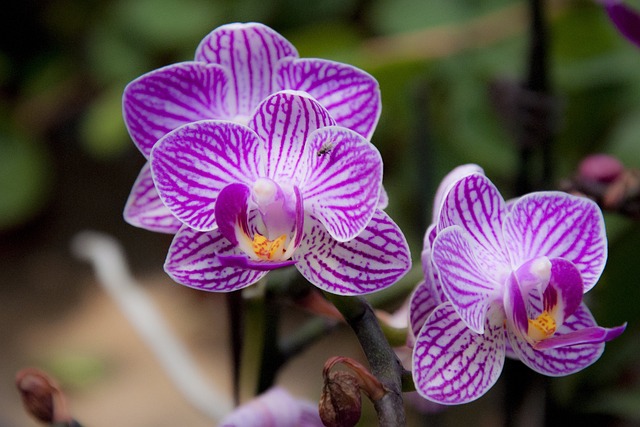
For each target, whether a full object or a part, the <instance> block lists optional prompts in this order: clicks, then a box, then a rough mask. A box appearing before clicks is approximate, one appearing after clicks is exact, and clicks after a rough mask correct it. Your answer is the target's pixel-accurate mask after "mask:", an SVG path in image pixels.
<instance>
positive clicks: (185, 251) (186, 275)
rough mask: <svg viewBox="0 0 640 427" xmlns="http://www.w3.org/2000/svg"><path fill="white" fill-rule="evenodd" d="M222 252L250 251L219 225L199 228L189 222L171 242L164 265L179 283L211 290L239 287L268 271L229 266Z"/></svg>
mask: <svg viewBox="0 0 640 427" xmlns="http://www.w3.org/2000/svg"><path fill="white" fill-rule="evenodd" d="M220 256H243V257H245V258H246V254H245V253H244V252H242V251H241V250H240V249H239V248H238V247H237V246H235V245H233V244H232V243H231V242H229V240H227V239H226V238H225V237H224V236H223V235H222V234H221V233H220V232H219V231H218V230H217V229H216V230H213V231H210V232H199V231H196V230H193V229H191V228H189V227H186V226H185V227H183V228H181V229H180V231H179V232H178V233H177V234H176V236H175V237H174V239H173V242H172V243H171V247H170V248H169V254H168V256H167V261H166V263H165V266H164V269H165V271H166V272H167V274H169V276H171V278H172V279H173V280H175V281H176V282H178V283H181V284H183V285H186V286H189V287H191V288H195V289H200V290H203V291H211V292H231V291H236V290H238V289H242V288H244V287H246V286H249V285H251V284H253V283H255V282H257V281H258V280H260V279H261V278H262V277H263V276H264V275H265V274H267V271H259V270H252V269H247V268H242V267H229V266H227V265H226V264H224V263H223V262H221V259H220V258H219V257H220Z"/></svg>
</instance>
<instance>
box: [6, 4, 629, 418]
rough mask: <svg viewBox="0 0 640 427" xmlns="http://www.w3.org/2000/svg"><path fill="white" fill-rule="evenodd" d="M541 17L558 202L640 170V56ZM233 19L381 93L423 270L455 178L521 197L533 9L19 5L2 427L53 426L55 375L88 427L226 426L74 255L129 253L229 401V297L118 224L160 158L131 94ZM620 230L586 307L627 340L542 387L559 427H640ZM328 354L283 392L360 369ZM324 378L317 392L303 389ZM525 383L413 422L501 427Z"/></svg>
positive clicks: (11, 97)
mask: <svg viewBox="0 0 640 427" xmlns="http://www.w3.org/2000/svg"><path fill="white" fill-rule="evenodd" d="M630 4H633V5H634V6H636V7H640V1H635V0H634V1H631V2H630ZM545 5H546V11H545V12H546V16H547V19H548V23H549V34H548V36H549V64H548V65H549V69H548V72H549V77H550V89H551V91H552V93H553V95H554V96H555V97H556V98H555V99H556V100H555V101H554V103H555V104H554V105H555V106H556V107H557V109H558V110H557V111H558V112H559V116H558V117H559V120H558V122H557V123H556V126H557V127H556V129H557V134H556V137H555V139H554V145H553V148H552V150H553V151H552V155H553V157H552V158H553V177H552V180H551V184H550V187H551V188H558V187H559V185H560V182H561V180H562V179H564V178H568V177H571V176H572V175H573V173H574V171H575V169H576V167H577V164H578V162H579V161H580V159H581V158H583V157H584V156H586V155H587V154H590V153H595V152H605V153H609V154H612V155H615V156H617V157H618V158H619V159H621V161H622V162H623V163H624V165H625V166H626V167H629V168H640V50H638V49H637V48H634V46H632V45H631V44H630V43H629V42H627V41H626V40H624V39H622V38H621V37H620V36H619V35H618V34H617V32H616V31H615V29H614V28H613V26H612V25H611V23H610V22H609V21H608V19H607V17H606V15H605V13H604V12H603V10H602V8H601V7H600V6H599V5H598V4H596V3H595V2H592V1H587V0H573V1H569V0H566V1H562V0H557V1H547V2H545ZM234 21H241V22H247V21H259V22H262V23H265V24H267V25H269V26H271V27H272V28H274V29H275V30H276V31H278V32H280V33H281V34H283V35H284V36H285V37H286V38H288V39H289V40H290V41H291V42H292V43H293V44H294V45H295V46H296V47H297V49H298V52H299V54H300V56H301V57H322V58H328V59H333V60H337V61H341V62H347V63H350V64H353V65H355V66H357V67H360V68H362V69H364V70H366V71H368V72H369V73H371V74H372V75H373V76H374V77H376V78H377V79H378V81H379V83H380V87H381V90H382V100H383V113H382V117H381V119H380V122H379V124H378V127H377V130H376V133H375V135H374V137H373V140H372V141H373V143H374V144H375V145H376V146H377V147H378V148H379V149H380V151H381V153H382V156H383V159H384V160H385V179H384V182H385V186H386V188H387V190H388V193H389V195H390V206H389V209H388V211H389V213H390V214H391V216H392V217H393V218H394V219H396V221H397V222H398V223H399V224H400V225H401V228H402V229H403V230H404V232H405V235H406V236H407V238H408V240H409V242H410V245H411V247H412V252H413V254H414V261H415V262H419V254H420V249H421V244H422V237H423V234H424V230H425V229H426V226H427V225H428V221H429V218H430V208H431V200H432V198H433V194H434V190H435V188H436V186H437V184H438V182H439V180H440V179H441V178H442V177H443V176H444V175H445V174H446V173H447V172H448V171H449V170H450V169H451V168H453V167H454V166H456V165H458V164H461V163H467V162H473V163H477V164H479V165H481V166H482V167H483V168H484V169H485V172H486V174H487V175H488V176H489V177H490V178H491V179H492V180H493V181H494V182H495V183H496V184H497V185H498V187H499V188H501V190H502V191H503V194H505V196H506V197H511V196H515V195H516V193H515V191H516V190H515V183H514V182H515V177H516V175H517V168H518V151H517V145H516V143H515V141H514V138H513V133H512V132H510V129H509V128H510V126H509V123H507V122H505V120H504V117H501V116H500V114H499V113H498V112H497V110H496V109H495V108H494V103H492V99H494V98H495V94H496V88H497V87H501V86H500V84H499V82H505V81H519V80H522V79H524V78H525V76H526V74H527V56H528V33H527V31H528V20H527V2H524V1H517V0H482V1H477V0H319V1H314V2H309V1H304V2H303V1H298V0H271V1H266V0H109V1H107V0H48V1H39V0H23V1H20V2H10V4H9V5H4V6H3V12H2V14H1V15H0V34H1V37H0V427H14V426H36V425H38V424H36V423H35V422H34V421H33V420H32V419H31V418H29V416H28V415H26V414H25V413H24V411H23V410H22V406H21V403H20V400H19V396H18V394H17V392H16V391H15V388H14V383H13V382H14V375H15V373H16V371H17V370H18V369H20V368H22V367H25V366H39V367H42V368H44V369H46V370H48V371H49V372H50V373H51V374H53V375H54V376H55V377H56V378H57V379H58V380H59V381H60V383H61V384H62V386H63V388H64V389H65V390H66V391H67V393H68V396H69V399H70V404H71V407H72V411H73V413H74V414H75V415H76V417H77V418H78V419H79V420H80V421H82V422H83V423H84V424H85V425H91V426H97V427H100V426H108V425H119V426H123V427H127V426H131V427H145V426H149V427H151V426H154V427H159V426H160V427H162V426H176V425H188V426H196V427H197V426H204V425H212V423H211V421H210V420H208V419H207V418H206V417H205V416H204V415H202V414H200V413H198V412H197V411H195V410H194V409H193V408H191V407H190V406H188V405H187V404H186V403H185V402H184V401H183V399H182V398H181V396H180V394H179V393H178V392H177V391H176V390H175V389H174V387H173V386H172V384H171V383H170V382H169V381H168V380H167V379H166V376H165V375H164V373H163V371H162V370H161V368H160V367H159V365H157V363H156V362H155V360H154V359H153V356H152V354H151V353H150V352H149V351H148V349H147V348H146V347H145V346H144V344H143V343H142V342H141V341H140V339H139V337H138V336H137V335H136V333H135V331H134V330H133V329H132V328H131V326H130V325H129V324H128V322H127V321H126V319H125V318H124V317H123V316H122V314H121V313H120V312H119V311H118V309H117V307H116V306H115V305H114V303H113V301H111V300H110V299H109V297H108V296H107V295H106V294H105V293H104V291H103V290H102V288H101V287H100V285H99V283H98V282H97V280H96V279H95V276H94V273H93V271H92V270H91V268H90V267H89V265H88V264H86V263H85V262H83V261H80V260H78V259H76V258H75V257H74V256H73V255H72V253H71V250H70V246H71V241H72V239H73V237H74V236H75V235H76V234H77V233H78V232H80V231H82V230H87V229H90V230H97V231H100V232H104V233H107V234H109V235H112V236H114V237H115V238H116V239H117V240H118V241H119V242H121V244H122V247H123V248H124V250H125V252H126V254H127V259H128V261H129V262H130V264H131V268H132V271H133V273H134V275H135V276H136V278H138V279H139V280H140V281H141V282H142V283H143V286H144V287H145V289H146V290H147V291H148V292H149V293H150V295H151V296H152V297H153V298H154V300H155V301H156V302H157V304H158V305H159V307H160V308H161V310H162V312H163V313H164V315H165V316H166V319H167V322H168V323H169V324H170V325H171V327H172V328H173V329H174V330H175V331H176V333H177V334H178V335H179V336H180V337H181V339H183V340H184V342H185V343H186V344H187V345H188V346H189V348H190V349H191V351H192V352H193V354H194V357H196V359H197V360H198V361H199V363H200V366H201V367H202V369H203V370H204V372H205V373H206V374H207V375H210V377H211V378H210V379H211V380H212V381H214V382H215V383H216V384H217V386H218V387H219V389H220V390H221V392H223V393H227V394H230V374H229V372H230V364H229V363H230V362H229V355H228V351H227V348H228V334H227V331H226V329H225V322H226V316H225V313H224V298H223V297H222V296H221V295H209V294H204V293H200V292H196V291H193V290H190V289H187V288H186V287H182V286H178V285H175V284H173V283H172V282H171V281H170V279H168V278H167V277H166V276H165V275H164V273H163V272H162V264H163V262H164V258H165V254H166V251H167V248H168V245H169V243H170V240H171V237H170V236H166V235H160V234H154V233H151V232H148V231H144V230H139V229H136V228H134V227H132V226H130V225H128V224H126V223H125V222H124V221H123V219H122V209H123V207H124V204H125V201H126V199H127V196H128V194H129V191H130V189H131V185H132V184H133V181H134V180H135V177H136V176H137V174H138V172H139V170H140V168H141V166H142V165H143V163H144V159H143V157H142V155H141V154H140V153H139V152H138V151H137V149H136V148H135V147H134V145H133V143H132V142H131V140H130V138H129V137H128V134H127V131H126V129H125V127H124V124H123V122H122V115H121V96H122V91H123V88H124V86H125V85H126V84H127V83H128V82H129V81H131V80H132V79H134V78H136V77H138V76H139V75H141V74H143V73H145V72H147V71H150V70H152V69H154V68H158V67H160V66H163V65H167V64H170V63H173V62H178V61H183V60H189V59H191V58H192V57H193V54H194V51H195V48H196V46H197V45H198V43H199V41H200V39H201V38H202V37H204V36H205V35H206V34H207V33H209V32H210V31H211V30H213V29H214V28H215V27H217V26H219V25H222V24H225V23H229V22H234ZM492 88H493V89H492ZM606 222H607V228H608V234H609V241H610V248H609V261H608V264H607V267H606V270H605V273H604V275H603V277H602V280H601V283H600V284H599V285H598V286H596V288H595V289H594V290H593V291H592V292H590V293H589V294H588V303H589V305H590V307H591V309H592V311H593V313H594V315H595V317H596V319H597V320H598V323H599V324H601V325H605V326H614V325H618V324H621V323H623V322H625V321H627V322H629V326H628V328H627V331H626V332H625V334H624V335H623V336H622V337H621V338H619V339H617V340H616V341H614V342H611V343H609V344H607V350H606V352H605V354H604V355H603V357H602V358H601V359H600V361H598V362H597V363H596V364H595V365H594V366H592V367H590V368H588V369H586V370H585V371H583V372H581V373H578V374H575V375H572V376H570V377H566V378H558V379H544V380H542V379H541V378H538V377H537V376H535V374H530V375H528V376H527V381H525V383H526V384H532V387H533V388H531V390H538V389H537V388H535V387H542V388H541V389H542V390H546V391H547V393H546V398H545V400H546V403H547V407H548V408H550V410H551V411H553V414H554V416H555V418H554V419H555V420H557V423H558V424H560V423H566V422H571V421H578V420H580V421H582V422H584V423H586V424H584V425H590V424H595V425H615V426H626V425H640V360H639V356H638V354H640V340H639V339H638V334H639V332H640V329H639V326H638V325H639V321H640V309H639V308H638V307H639V303H640V262H639V261H640V222H638V221H637V220H636V221H633V220H630V219H627V218H624V217H622V216H620V215H618V214H606ZM291 316H292V317H294V318H295V316H302V314H300V313H297V312H295V310H292V313H291ZM327 339H330V340H331V341H330V342H331V345H326V343H327V341H321V342H320V343H318V344H317V345H314V346H313V347H311V348H310V349H308V350H307V351H306V352H305V353H304V354H303V355H302V357H301V358H300V359H299V360H295V361H293V363H291V364H290V365H288V366H287V367H286V369H285V370H284V371H283V373H282V375H281V376H280V377H279V379H278V382H279V383H283V384H285V385H287V384H288V385H289V390H291V391H292V392H294V393H296V394H298V395H300V396H302V397H307V398H309V399H311V400H317V398H318V396H319V387H320V384H321V378H320V373H321V369H322V364H323V362H324V360H326V358H328V357H330V356H332V355H337V354H341V355H352V356H353V357H358V358H361V355H360V354H359V350H358V345H357V342H355V339H354V338H353V336H352V335H351V334H350V333H349V331H348V330H346V329H345V328H343V329H340V330H338V331H337V332H334V333H333V335H332V336H331V337H328V338H327ZM338 339H339V340H338ZM338 342H339V343H341V345H340V346H336V343H338ZM323 343H324V345H323ZM310 372H315V373H316V376H317V378H314V379H310V380H309V384H306V383H305V382H301V381H300V380H299V377H300V375H304V378H305V380H306V379H307V378H310V377H312V376H313V375H311V374H310ZM512 373H513V375H516V376H517V375H521V374H522V373H521V372H519V370H518V367H513V366H510V365H508V366H507V369H506V372H505V373H504V374H503V378H501V380H500V381H499V383H498V385H497V386H496V387H495V388H494V389H493V390H492V391H491V392H490V393H488V394H487V395H486V396H485V397H483V398H481V399H480V400H478V401H477V402H474V403H472V404H469V405H465V406H462V407H454V408H449V409H447V410H445V411H443V412H440V413H438V414H436V415H433V414H432V415H426V416H425V415H420V414H419V413H417V412H415V411H413V410H412V409H411V408H410V409H409V418H410V422H411V423H412V424H411V425H423V421H424V420H427V422H429V423H430V424H429V425H446V426H448V425H452V426H453V425H463V424H464V423H465V422H466V421H464V420H468V419H469V417H473V420H474V422H476V423H477V424H478V425H487V426H490V425H496V424H498V425H499V424H501V423H503V422H505V420H509V419H513V418H514V417H515V419H519V418H518V417H525V415H523V414H526V413H527V412H526V411H527V405H526V402H527V401H528V400H527V399H529V398H530V397H531V396H529V397H527V392H526V390H524V391H523V393H522V394H523V395H524V402H525V404H524V405H517V406H510V404H509V401H508V399H506V398H505V395H506V394H508V393H509V390H510V389H511V388H513V381H512V382H511V383H509V376H510V375H511V374H512ZM540 384H542V386H541V385H540ZM534 394H535V393H534ZM534 397H535V396H534ZM539 397H540V396H538V398H539ZM534 400H535V399H534ZM516 411H519V412H516ZM523 419H524V418H523ZM369 420H370V418H369ZM547 423H548V421H547ZM362 425H368V424H367V421H366V418H365V420H364V421H363V422H362ZM522 425H525V424H522ZM527 425H534V424H527Z"/></svg>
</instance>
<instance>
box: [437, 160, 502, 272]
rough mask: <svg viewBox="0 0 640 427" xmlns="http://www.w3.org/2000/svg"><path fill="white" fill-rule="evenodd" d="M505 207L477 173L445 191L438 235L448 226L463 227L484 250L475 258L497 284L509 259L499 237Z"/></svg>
mask: <svg viewBox="0 0 640 427" xmlns="http://www.w3.org/2000/svg"><path fill="white" fill-rule="evenodd" d="M505 210H506V205H505V202H504V199H503V198H502V196H501V195H500V193H499V192H498V190H497V188H496V187H495V186H494V185H493V183H492V182H491V181H489V179H488V178H486V177H485V176H484V175H480V174H477V173H474V174H471V175H468V176H465V177H464V178H461V179H459V180H458V181H456V183H455V184H453V186H452V187H451V189H450V190H449V191H448V192H447V194H446V196H445V198H444V202H443V203H442V208H441V210H440V217H439V219H438V232H440V231H442V230H443V229H445V228H446V227H449V226H451V225H458V226H460V227H462V228H464V229H465V230H466V231H467V232H468V233H469V234H470V235H471V237H472V238H473V239H474V240H475V241H476V242H478V244H479V245H480V246H481V247H482V248H484V250H483V251H481V252H479V253H478V254H477V255H478V256H479V257H481V258H479V259H478V262H479V263H480V264H481V265H483V264H486V265H483V266H482V269H483V270H484V271H486V272H487V273H488V274H490V275H491V276H492V277H493V278H494V280H496V281H498V282H500V281H502V280H504V279H505V278H506V276H507V274H508V272H507V271H506V270H507V269H509V267H510V265H509V259H508V256H507V253H506V250H505V246H504V240H503V237H502V221H503V218H504V215H505Z"/></svg>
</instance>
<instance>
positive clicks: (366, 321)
mask: <svg viewBox="0 0 640 427" xmlns="http://www.w3.org/2000/svg"><path fill="white" fill-rule="evenodd" d="M325 295H326V296H327V298H328V299H329V300H330V301H331V302H332V303H333V304H334V305H335V306H336V308H337V309H338V310H339V311H340V312H341V313H342V315H343V316H344V318H345V320H346V322H347V323H348V324H349V326H350V327H351V329H353V331H354V332H355V334H356V337H357V338H358V341H359V342H360V345H361V347H362V349H363V351H364V353H365V355H366V357H367V361H368V362H369V366H370V370H371V373H372V374H373V375H374V376H375V377H376V378H377V379H378V380H379V381H380V383H381V384H382V385H383V386H384V388H385V390H386V393H385V394H384V395H383V396H382V397H381V398H379V399H377V400H375V401H374V402H373V406H374V408H375V410H376V412H377V414H378V423H379V425H380V427H394V426H404V425H406V419H405V413H404V407H403V404H402V379H401V378H402V373H403V368H402V364H401V363H400V361H399V360H398V358H397V356H396V354H395V353H394V351H393V349H392V348H391V346H390V345H389V343H388V341H387V340H386V338H385V336H384V334H383V332H382V329H381V328H380V325H379V323H378V320H377V318H376V315H375V313H374V312H373V309H372V308H371V306H370V305H369V303H367V301H366V300H364V299H363V298H361V297H349V298H347V297H342V296H338V295H334V294H329V293H325Z"/></svg>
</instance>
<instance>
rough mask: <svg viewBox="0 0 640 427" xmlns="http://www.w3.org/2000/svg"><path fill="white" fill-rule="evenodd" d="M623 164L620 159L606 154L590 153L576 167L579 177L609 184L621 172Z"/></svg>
mask: <svg viewBox="0 0 640 427" xmlns="http://www.w3.org/2000/svg"><path fill="white" fill-rule="evenodd" d="M623 171H624V166H623V165H622V163H621V162H620V160H618V159H616V158H615V157H613V156H610V155H608V154H592V155H590V156H588V157H586V158H585V159H584V160H582V162H580V166H579V167H578V176H579V177H580V178H581V179H584V180H589V181H592V182H598V183H602V184H609V183H611V182H613V181H615V180H616V179H618V177H619V176H620V175H621V174H622V172H623Z"/></svg>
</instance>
